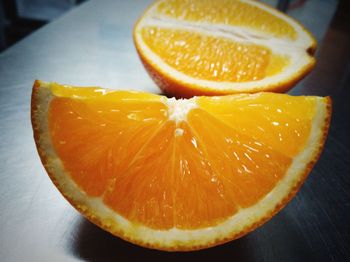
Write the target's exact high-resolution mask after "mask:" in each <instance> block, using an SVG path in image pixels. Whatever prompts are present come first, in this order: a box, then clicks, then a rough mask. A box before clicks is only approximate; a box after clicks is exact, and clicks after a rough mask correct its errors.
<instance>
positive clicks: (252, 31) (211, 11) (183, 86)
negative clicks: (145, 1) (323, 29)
mask: <svg viewBox="0 0 350 262" xmlns="http://www.w3.org/2000/svg"><path fill="white" fill-rule="evenodd" d="M134 42H135V46H136V49H137V51H138V53H139V55H140V58H141V60H142V62H143V64H144V65H145V68H146V69H147V71H148V72H149V74H150V75H151V76H152V78H153V79H154V80H155V82H156V83H157V84H158V86H159V87H160V88H161V89H162V90H163V91H164V92H166V93H167V94H170V95H175V96H177V97H191V96H194V95H203V94H204V95H207V94H209V95H213V94H214V95H215V94H232V93H242V92H249V93H252V92H258V91H279V92H282V91H286V90H288V89H289V88H291V87H292V86H293V85H294V84H295V83H296V82H297V81H298V80H300V79H301V78H302V77H304V76H305V75H306V74H307V73H308V72H309V71H310V70H311V69H312V68H313V66H314V64H315V59H314V57H313V53H314V51H315V49H316V41H315V39H314V38H313V37H312V36H311V34H310V33H309V32H308V31H307V30H306V29H304V28H303V27H302V26H301V25H300V24H299V23H297V22H295V21H294V20H293V19H291V18H290V17H288V16H286V15H285V14H283V13H280V12H279V11H277V10H275V9H273V8H271V7H269V6H267V5H265V4H262V3H259V2H256V1H238V0H218V1H211V0H204V1H203V0H185V1H184V0H160V1H156V2H155V3H154V4H153V5H151V6H150V7H149V8H148V9H147V10H146V11H145V13H144V14H143V15H142V17H141V18H140V19H139V21H138V22H137V24H136V25H135V28H134Z"/></svg>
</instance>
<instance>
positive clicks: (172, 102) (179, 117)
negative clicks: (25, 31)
mask: <svg viewBox="0 0 350 262" xmlns="http://www.w3.org/2000/svg"><path fill="white" fill-rule="evenodd" d="M165 104H166V105H167V106H168V117H169V120H172V121H175V122H176V123H180V122H181V121H186V119H187V114H188V112H189V111H190V110H192V109H193V108H196V107H198V106H197V104H196V98H195V97H194V98H191V99H176V98H174V97H173V98H168V99H166V101H165ZM178 134H179V133H178Z"/></svg>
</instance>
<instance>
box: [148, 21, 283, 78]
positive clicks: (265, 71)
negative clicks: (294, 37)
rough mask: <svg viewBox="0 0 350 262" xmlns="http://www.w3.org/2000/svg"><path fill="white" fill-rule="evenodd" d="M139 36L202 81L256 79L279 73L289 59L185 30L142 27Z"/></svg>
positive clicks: (263, 49) (174, 63) (248, 45)
mask: <svg viewBox="0 0 350 262" xmlns="http://www.w3.org/2000/svg"><path fill="white" fill-rule="evenodd" d="M142 37H143V40H144V41H145V43H146V44H147V45H148V47H149V48H150V49H151V50H152V51H153V52H154V53H155V54H157V55H158V56H160V57H162V58H163V61H164V62H165V63H167V64H168V65H170V66H171V67H174V68H176V69H177V70H178V71H179V72H181V73H184V74H187V75H188V76H191V77H194V78H198V79H203V80H211V81H218V82H223V81H232V82H247V81H252V80H259V79H263V78H264V77H265V76H270V75H274V74H277V73H279V72H281V71H282V70H283V69H284V68H285V67H286V66H287V65H288V62H289V59H288V57H287V56H279V55H276V54H272V52H271V50H270V49H269V48H266V47H264V46H260V45H252V44H246V43H239V42H235V41H232V40H229V39H221V38H216V37H213V36H209V35H206V34H199V33H196V32H191V31H188V30H187V31H186V30H172V29H168V28H167V29H161V28H157V27H144V28H143V30H142ZM169 43H171V44H169ZM198 50H201V52H200V53H199V52H198ZM237 61H239V62H238V63H237Z"/></svg>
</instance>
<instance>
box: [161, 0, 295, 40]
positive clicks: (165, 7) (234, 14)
mask: <svg viewBox="0 0 350 262" xmlns="http://www.w3.org/2000/svg"><path fill="white" fill-rule="evenodd" d="M157 14H159V16H160V17H163V16H165V17H167V18H174V19H179V20H185V21H191V22H206V23H211V24H224V25H234V26H240V27H243V28H244V27H245V28H250V29H253V30H256V31H257V32H264V33H267V34H269V35H275V36H282V37H286V38H290V39H295V38H297V32H296V30H295V29H294V28H293V26H291V25H290V24H288V22H286V21H284V20H283V19H281V18H279V17H278V16H272V15H271V13H270V12H269V11H266V10H264V9H262V8H261V6H259V4H256V5H255V4H254V2H248V1H247V3H245V2H244V1H232V0H219V1H218V0H217V1H212V0H204V1H203V0H201V1H193V0H185V1H183V0H169V1H166V2H160V4H159V5H158V6H157ZM252 14H254V16H252Z"/></svg>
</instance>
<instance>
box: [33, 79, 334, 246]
mask: <svg viewBox="0 0 350 262" xmlns="http://www.w3.org/2000/svg"><path fill="white" fill-rule="evenodd" d="M41 85H42V87H40V88H39V89H38V93H37V94H36V95H35V96H36V101H37V102H36V105H37V107H36V108H35V110H34V111H33V115H32V118H33V120H34V123H36V124H35V125H36V126H35V128H36V130H35V132H36V134H38V135H39V137H37V138H38V140H37V147H38V151H39V152H42V154H43V153H45V154H46V155H45V159H47V163H46V166H45V168H46V169H47V171H48V172H49V173H50V174H51V175H52V176H53V179H54V180H55V181H56V183H57V184H58V187H59V188H60V189H61V190H62V192H63V194H64V195H65V196H66V197H68V198H69V199H70V200H71V201H72V202H73V203H75V204H76V205H77V207H78V208H79V209H80V210H82V211H85V210H88V211H89V212H88V214H90V216H95V218H97V220H98V221H100V222H101V224H102V226H103V227H104V228H105V229H109V231H111V232H116V234H117V235H119V236H122V237H125V238H127V239H129V240H131V241H134V242H137V243H140V244H142V243H143V244H144V245H146V246H159V247H162V248H164V249H167V248H169V249H173V248H174V247H175V249H176V247H187V248H188V247H200V246H208V245H209V246H210V245H211V243H217V242H218V241H223V240H224V239H225V237H227V236H233V235H235V234H237V233H239V232H241V231H242V230H243V229H245V228H247V227H249V226H252V225H253V224H254V223H256V222H257V221H259V220H260V218H261V217H264V216H265V215H266V214H268V213H270V212H272V211H274V210H275V208H276V206H277V205H278V204H280V203H281V201H282V200H283V199H284V198H285V197H286V193H288V192H291V190H292V189H293V188H294V187H295V186H296V185H297V184H298V182H299V180H300V178H301V175H302V174H303V172H304V170H305V169H306V168H307V166H308V165H309V164H310V161H311V160H312V159H313V157H314V155H315V154H316V153H317V152H318V150H319V141H320V139H321V138H322V136H323V131H324V127H325V126H324V125H325V119H324V118H325V116H326V115H327V114H326V110H327V107H326V106H327V105H326V103H325V99H323V98H318V100H317V104H316V113H315V115H316V116H317V117H316V118H315V119H314V121H313V123H312V127H311V132H310V136H309V139H308V141H307V143H306V145H305V148H306V150H304V151H302V152H301V153H300V154H299V155H297V156H296V157H295V158H294V160H293V162H292V164H291V166H290V168H289V170H288V172H287V174H286V175H285V178H284V179H283V180H281V181H280V182H279V183H278V184H277V185H276V187H275V188H274V189H273V190H272V191H271V192H270V193H269V194H267V195H266V196H265V197H264V198H263V199H262V200H261V201H260V202H258V203H257V204H255V205H253V206H251V207H249V208H245V209H241V210H239V212H238V213H236V214H234V215H233V216H231V217H230V218H228V219H227V220H226V221H225V222H222V223H220V224H218V225H215V227H209V228H201V229H195V230H182V229H178V228H172V229H170V230H154V229H151V228H148V227H145V226H143V225H140V224H135V223H131V222H129V221H128V220H127V219H125V218H124V217H122V216H120V215H118V214H117V213H116V212H115V211H113V210H112V209H110V208H109V207H108V206H106V205H105V204H104V203H103V201H102V199H101V198H91V197H89V196H88V195H86V194H85V193H84V192H83V191H82V190H81V189H80V188H79V187H78V186H77V185H76V184H75V182H74V181H73V180H72V179H71V178H70V176H69V175H67V172H66V171H65V170H64V167H63V165H62V162H61V161H60V159H59V157H58V155H57V154H56V152H55V150H54V148H53V145H52V143H51V138H50V133H49V127H48V108H49V104H50V101H51V100H52V98H53V94H52V93H51V90H50V84H47V83H41ZM189 110H190V109H189ZM187 112H188V111H187ZM179 132H181V131H179ZM41 157H43V156H41ZM189 249H190V248H189Z"/></svg>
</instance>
